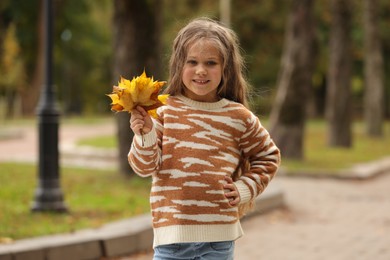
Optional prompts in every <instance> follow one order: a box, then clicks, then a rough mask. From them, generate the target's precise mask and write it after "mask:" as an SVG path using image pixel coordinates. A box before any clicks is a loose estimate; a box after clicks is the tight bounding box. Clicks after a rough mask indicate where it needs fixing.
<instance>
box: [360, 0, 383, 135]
mask: <svg viewBox="0 0 390 260" xmlns="http://www.w3.org/2000/svg"><path fill="white" fill-rule="evenodd" d="M363 10H364V47H365V53H364V81H365V93H364V115H365V121H366V127H367V128H366V131H367V134H368V135H369V136H373V137H381V136H382V135H383V129H382V127H383V120H384V98H383V95H384V83H383V58H382V53H381V40H380V36H379V24H378V1H377V0H364V7H363Z"/></svg>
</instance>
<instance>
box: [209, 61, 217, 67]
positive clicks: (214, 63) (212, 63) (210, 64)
mask: <svg viewBox="0 0 390 260" xmlns="http://www.w3.org/2000/svg"><path fill="white" fill-rule="evenodd" d="M207 65H209V66H214V65H217V62H216V61H208V62H207Z"/></svg>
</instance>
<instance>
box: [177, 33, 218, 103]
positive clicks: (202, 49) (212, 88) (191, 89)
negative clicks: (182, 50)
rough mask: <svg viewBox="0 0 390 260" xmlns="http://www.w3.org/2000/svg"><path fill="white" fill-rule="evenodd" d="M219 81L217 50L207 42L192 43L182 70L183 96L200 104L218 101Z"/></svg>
mask: <svg viewBox="0 0 390 260" xmlns="http://www.w3.org/2000/svg"><path fill="white" fill-rule="evenodd" d="M221 80H222V58H221V55H220V53H219V51H218V49H217V48H216V47H215V45H214V44H212V43H211V42H210V41H207V40H202V41H198V42H196V43H194V44H193V45H192V46H191V47H190V48H189V50H188V54H187V59H186V61H185V63H184V68H183V76H182V81H183V83H184V86H185V89H184V95H185V96H186V97H188V98H190V99H192V100H195V101H200V102H215V101H218V95H217V91H218V86H219V84H220V83H221Z"/></svg>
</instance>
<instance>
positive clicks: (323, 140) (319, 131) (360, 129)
mask: <svg viewBox="0 0 390 260" xmlns="http://www.w3.org/2000/svg"><path fill="white" fill-rule="evenodd" d="M306 131H307V132H306V139H305V144H304V151H305V158H304V160H303V161H293V160H287V159H283V166H284V167H285V168H286V169H287V170H293V171H299V170H330V171H334V170H340V169H345V168H348V167H351V166H353V165H354V164H357V163H364V162H370V161H373V160H378V159H381V158H383V157H385V156H389V155H390V136H389V135H390V122H387V123H386V125H385V130H384V132H385V137H383V138H370V137H368V136H367V135H366V134H365V129H364V124H363V123H362V122H356V123H354V125H353V146H352V147H351V148H330V147H328V145H327V136H326V123H325V122H324V121H313V122H310V123H309V124H308V126H307V129H306ZM386 134H387V135H386Z"/></svg>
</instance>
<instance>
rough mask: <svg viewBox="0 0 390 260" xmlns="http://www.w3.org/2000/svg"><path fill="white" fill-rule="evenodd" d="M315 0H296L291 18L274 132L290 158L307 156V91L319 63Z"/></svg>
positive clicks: (273, 117) (273, 114)
mask: <svg viewBox="0 0 390 260" xmlns="http://www.w3.org/2000/svg"><path fill="white" fill-rule="evenodd" d="M312 6H313V0H294V1H293V2H292V6H291V10H290V15H289V19H288V22H287V29H286V36H285V37H286V38H285V44H284V52H283V55H282V61H281V69H280V72H279V79H278V83H277V88H278V89H277V94H276V100H275V103H274V106H273V108H272V111H271V117H270V132H271V135H272V136H273V139H274V140H275V142H276V144H277V145H278V147H279V148H280V150H281V152H282V154H283V156H284V157H286V158H292V159H303V136H304V127H305V119H306V101H307V93H308V92H309V90H310V88H311V77H312V74H313V70H314V67H315V66H314V64H315V52H314V40H315V35H314V34H315V30H314V29H315V26H314V21H313V17H312Z"/></svg>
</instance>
